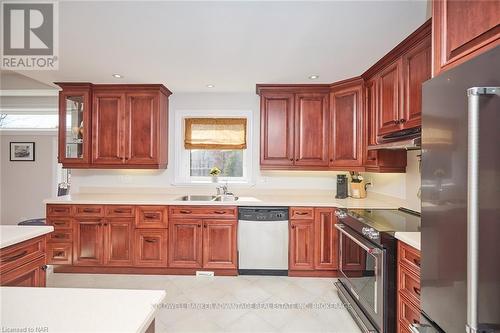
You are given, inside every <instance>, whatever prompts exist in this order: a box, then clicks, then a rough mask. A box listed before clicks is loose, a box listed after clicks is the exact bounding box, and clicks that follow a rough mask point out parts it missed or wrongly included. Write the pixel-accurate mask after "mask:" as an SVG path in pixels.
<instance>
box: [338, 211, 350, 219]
mask: <svg viewBox="0 0 500 333" xmlns="http://www.w3.org/2000/svg"><path fill="white" fill-rule="evenodd" d="M335 216H337V217H338V218H339V219H343V218H344V217H347V213H346V212H343V211H341V210H336V211H335Z"/></svg>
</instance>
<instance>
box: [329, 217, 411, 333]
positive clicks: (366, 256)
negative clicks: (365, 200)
mask: <svg viewBox="0 0 500 333" xmlns="http://www.w3.org/2000/svg"><path fill="white" fill-rule="evenodd" d="M336 214H337V218H338V223H337V224H336V225H335V227H336V228H337V229H338V231H339V253H340V256H339V263H340V264H339V272H340V276H339V281H338V282H336V283H335V286H336V287H337V289H338V291H339V295H340V297H341V298H342V300H343V301H344V302H346V303H349V305H350V306H349V307H348V309H349V311H350V312H351V315H352V316H353V318H354V319H355V320H356V322H357V323H358V326H359V327H360V328H361V329H362V330H363V331H364V332H384V333H392V332H395V331H396V248H397V247H396V239H395V238H394V234H395V232H397V231H420V215H419V214H418V213H417V212H414V211H411V210H408V209H404V208H400V209H371V210H367V209H349V210H338V211H337V212H336Z"/></svg>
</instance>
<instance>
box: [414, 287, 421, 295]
mask: <svg viewBox="0 0 500 333" xmlns="http://www.w3.org/2000/svg"><path fill="white" fill-rule="evenodd" d="M413 291H414V292H415V294H417V295H418V296H420V288H417V287H413Z"/></svg>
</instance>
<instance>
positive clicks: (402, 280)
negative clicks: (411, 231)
mask: <svg viewBox="0 0 500 333" xmlns="http://www.w3.org/2000/svg"><path fill="white" fill-rule="evenodd" d="M397 271H398V281H397V286H398V291H397V292H398V294H397V327H398V332H399V333H402V332H404V333H410V332H411V330H410V326H411V325H412V324H418V323H419V322H420V251H419V250H417V249H415V248H413V247H411V246H410V245H408V244H406V243H404V242H401V241H398V269H397Z"/></svg>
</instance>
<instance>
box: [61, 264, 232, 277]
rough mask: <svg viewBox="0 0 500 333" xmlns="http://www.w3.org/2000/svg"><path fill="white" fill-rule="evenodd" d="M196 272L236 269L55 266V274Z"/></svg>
mask: <svg viewBox="0 0 500 333" xmlns="http://www.w3.org/2000/svg"><path fill="white" fill-rule="evenodd" d="M197 271H209V272H214V273H215V275H216V276H237V275H238V270H237V269H204V268H152V267H102V266H86V267H83V266H55V267H54V272H55V273H90V274H153V275H196V272H197Z"/></svg>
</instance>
